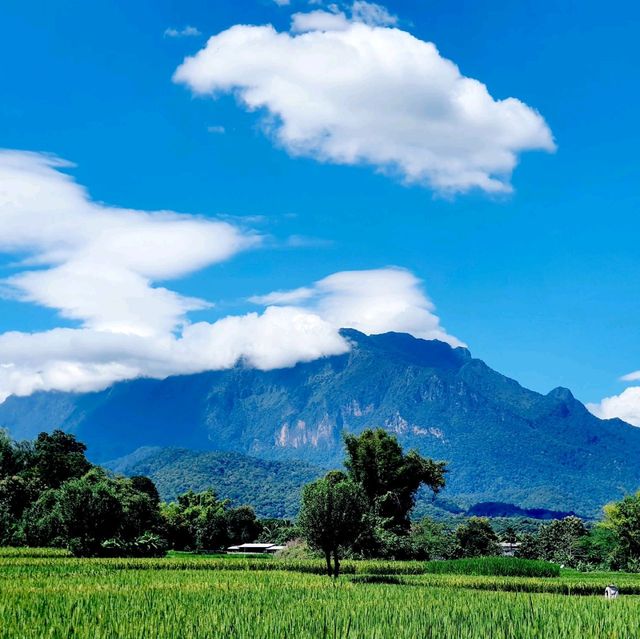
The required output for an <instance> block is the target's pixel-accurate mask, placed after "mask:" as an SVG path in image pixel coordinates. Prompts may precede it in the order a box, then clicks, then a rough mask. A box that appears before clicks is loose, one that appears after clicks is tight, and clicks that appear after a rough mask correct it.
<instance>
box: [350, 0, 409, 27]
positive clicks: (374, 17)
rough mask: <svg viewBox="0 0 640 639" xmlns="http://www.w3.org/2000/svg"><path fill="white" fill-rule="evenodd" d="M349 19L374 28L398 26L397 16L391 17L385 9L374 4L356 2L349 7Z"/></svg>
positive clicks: (358, 0)
mask: <svg viewBox="0 0 640 639" xmlns="http://www.w3.org/2000/svg"><path fill="white" fill-rule="evenodd" d="M351 18H352V20H354V21H355V22H364V24H368V25H370V26H374V27H388V26H393V25H396V24H398V18H397V16H394V15H391V14H390V13H389V11H388V10H387V9H386V7H383V6H382V5H379V4H375V3H374V2H364V0H356V2H354V3H353V5H352V7H351Z"/></svg>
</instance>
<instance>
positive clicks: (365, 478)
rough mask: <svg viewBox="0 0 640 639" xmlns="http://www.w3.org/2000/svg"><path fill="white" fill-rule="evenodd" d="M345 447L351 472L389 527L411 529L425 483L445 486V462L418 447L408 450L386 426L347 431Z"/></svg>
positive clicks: (351, 475)
mask: <svg viewBox="0 0 640 639" xmlns="http://www.w3.org/2000/svg"><path fill="white" fill-rule="evenodd" d="M345 448H346V453H347V458H346V460H345V466H346V468H347V470H348V471H349V476H350V477H351V479H352V480H353V481H354V482H356V483H358V484H360V486H362V489H363V491H364V494H365V496H366V497H367V500H368V502H369V508H370V510H371V512H372V513H373V514H375V515H376V516H378V517H380V518H382V519H383V520H386V527H387V528H388V529H389V530H394V529H395V530H396V531H398V532H399V531H407V530H408V529H409V526H410V520H409V513H410V512H411V510H412V508H413V507H414V506H415V497H416V493H417V491H418V488H420V486H421V485H423V484H424V485H426V486H428V487H429V488H431V490H433V491H434V492H438V491H439V490H440V489H441V488H443V487H444V474H445V472H446V471H445V464H444V462H434V461H433V460H432V459H425V458H423V457H421V456H420V455H419V454H418V453H417V452H416V451H415V450H411V451H409V452H408V453H406V454H405V453H404V452H403V451H402V447H401V446H400V444H399V443H398V440H397V439H396V437H395V436H393V435H390V434H389V433H387V431H385V430H384V429H382V428H377V429H375V430H373V429H367V430H365V431H364V432H363V433H362V434H360V435H346V436H345Z"/></svg>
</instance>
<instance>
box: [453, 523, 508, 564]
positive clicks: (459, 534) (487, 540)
mask: <svg viewBox="0 0 640 639" xmlns="http://www.w3.org/2000/svg"><path fill="white" fill-rule="evenodd" d="M455 537H456V550H455V554H456V555H457V556H458V557H484V556H490V555H500V554H502V551H501V549H500V546H499V545H498V537H497V535H496V533H495V532H494V531H493V528H492V527H491V523H490V522H489V520H488V519H486V518H485V517H470V518H469V519H468V520H467V521H466V522H465V523H463V524H460V525H459V526H458V528H457V529H456V533H455Z"/></svg>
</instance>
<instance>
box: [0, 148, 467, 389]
mask: <svg viewBox="0 0 640 639" xmlns="http://www.w3.org/2000/svg"><path fill="white" fill-rule="evenodd" d="M65 168H69V165H68V164H67V163H65V162H63V161H61V160H59V159H58V158H55V157H53V156H49V155H44V154H39V153H26V152H19V151H9V150H5V151H0V253H3V254H6V255H13V256H16V257H17V259H18V260H19V261H18V262H17V263H14V268H15V269H17V271H18V272H16V274H14V275H12V276H10V277H8V278H6V279H5V280H4V281H3V282H2V283H1V284H2V287H3V290H4V292H5V294H6V295H7V294H8V295H10V296H12V297H13V298H14V299H17V300H19V301H22V302H28V303H34V304H38V305H41V306H46V307H49V308H52V309H55V310H57V311H58V313H59V314H60V315H61V316H62V317H65V318H67V319H69V320H73V322H74V323H75V324H76V326H75V327H72V328H53V329H51V330H48V331H42V332H38V333H24V332H19V331H11V332H6V333H3V334H0V401H4V399H6V397H8V396H9V395H29V394H31V393H33V392H34V391H38V390H61V391H90V390H99V389H102V388H106V387H107V386H109V385H111V384H112V383H114V382H116V381H120V380H125V379H134V378H137V377H152V378H164V377H167V376H169V375H176V374H189V373H197V372H201V371H206V370H219V369H224V368H229V367H232V366H234V365H236V364H237V363H238V362H240V361H242V362H244V364H245V365H247V366H253V367H256V368H259V369H264V370H267V369H272V368H281V367H287V366H292V365H294V364H296V363H297V362H305V361H311V360H314V359H317V358H319V357H323V356H327V355H337V354H341V353H345V352H347V351H348V350H349V344H348V342H347V341H346V340H345V339H344V338H343V337H342V336H341V335H340V333H339V330H338V329H339V328H342V327H345V326H348V327H353V328H358V329H360V330H362V331H364V332H369V333H374V332H383V331H387V330H397V331H409V332H412V333H413V334H414V335H416V336H419V337H427V338H437V339H443V340H444V341H449V342H450V343H452V344H458V343H459V342H458V340H456V339H455V338H453V337H451V336H448V335H447V334H446V332H445V331H444V329H442V327H441V326H440V324H439V320H438V318H437V317H436V316H435V315H434V314H433V305H432V303H431V302H430V301H429V299H428V298H427V297H426V296H425V295H424V293H423V292H422V289H421V286H420V282H419V281H418V280H417V279H416V278H415V277H414V276H413V275H412V274H411V273H409V272H408V271H403V270H401V269H396V268H390V269H379V270H373V271H352V272H343V273H335V274H333V275H331V276H329V277H327V278H325V279H323V280H320V281H318V282H316V283H315V284H313V285H312V286H309V287H303V288H300V289H297V290H295V291H288V292H279V293H272V294H270V295H267V296H263V297H261V298H255V299H254V300H253V301H254V302H256V303H259V304H261V305H263V306H265V307H266V308H265V309H264V310H263V311H262V312H261V313H255V312H253V313H248V314H245V315H242V316H230V317H225V318H222V319H219V320H217V321H215V322H212V323H211V322H196V323H193V322H191V321H190V319H189V313H190V312H191V311H194V310H198V309H202V308H205V307H207V306H208V305H209V303H208V302H207V301H206V300H202V299H197V298H193V297H186V296H183V295H181V294H179V293H177V292H176V291H173V290H170V289H169V288H166V287H165V286H161V285H159V284H160V283H161V282H163V283H166V282H167V281H170V280H173V279H176V278H180V277H183V276H185V275H188V274H190V273H192V272H194V271H197V270H199V269H202V268H204V267H207V266H210V265H212V264H215V263H219V262H222V261H224V260H227V259H229V258H231V257H232V256H234V255H236V254H237V253H239V252H240V251H244V250H248V249H250V248H252V247H254V246H256V245H257V244H259V243H260V240H261V238H260V237H259V236H257V235H256V234H255V233H252V232H251V231H249V230H245V229H242V228H240V227H238V226H234V225H232V224H230V223H229V222H225V221H218V220H211V219H205V218H200V217H195V216H192V215H184V214H177V213H173V212H169V211H160V212H149V211H139V210H132V209H124V208H117V207H112V206H106V205H104V204H101V203H97V202H95V201H93V200H91V198H90V197H89V195H88V193H87V192H86V190H85V189H84V188H82V187H81V186H80V185H78V184H77V183H76V182H75V181H74V180H73V179H72V177H71V176H70V175H69V174H68V173H66V172H64V171H63V169H65Z"/></svg>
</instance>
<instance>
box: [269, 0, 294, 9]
mask: <svg viewBox="0 0 640 639" xmlns="http://www.w3.org/2000/svg"><path fill="white" fill-rule="evenodd" d="M273 1H274V2H275V3H276V4H277V5H278V6H279V7H288V6H289V5H290V4H291V0H273Z"/></svg>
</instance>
